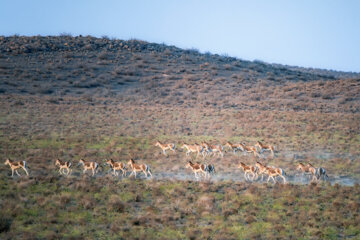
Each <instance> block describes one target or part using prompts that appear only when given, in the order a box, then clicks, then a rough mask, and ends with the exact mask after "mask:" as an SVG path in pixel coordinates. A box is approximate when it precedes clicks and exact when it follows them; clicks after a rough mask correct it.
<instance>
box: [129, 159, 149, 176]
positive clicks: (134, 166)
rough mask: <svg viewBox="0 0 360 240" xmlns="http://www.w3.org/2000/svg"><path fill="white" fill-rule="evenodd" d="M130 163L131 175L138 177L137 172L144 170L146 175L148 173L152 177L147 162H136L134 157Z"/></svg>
mask: <svg viewBox="0 0 360 240" xmlns="http://www.w3.org/2000/svg"><path fill="white" fill-rule="evenodd" d="M128 165H130V167H131V169H132V172H131V174H130V176H129V177H131V175H133V174H134V175H135V178H136V172H143V173H144V174H145V175H146V177H147V176H148V174H149V175H150V177H152V173H151V170H150V168H149V166H147V165H146V164H136V163H135V161H134V160H133V159H130V160H129V162H128Z"/></svg>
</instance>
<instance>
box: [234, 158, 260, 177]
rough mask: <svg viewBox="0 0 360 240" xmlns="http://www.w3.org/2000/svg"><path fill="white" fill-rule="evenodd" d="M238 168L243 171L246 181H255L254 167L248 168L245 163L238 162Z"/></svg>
mask: <svg viewBox="0 0 360 240" xmlns="http://www.w3.org/2000/svg"><path fill="white" fill-rule="evenodd" d="M238 168H242V170H243V171H244V177H245V180H247V181H253V180H254V179H255V177H256V176H257V174H256V168H255V167H254V166H248V165H246V164H245V163H243V162H240V164H239V166H238ZM250 173H251V174H252V179H251V180H250V178H249V176H248V175H249V174H250Z"/></svg>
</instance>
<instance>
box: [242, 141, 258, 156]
mask: <svg viewBox="0 0 360 240" xmlns="http://www.w3.org/2000/svg"><path fill="white" fill-rule="evenodd" d="M240 145H241V146H242V148H243V149H244V152H247V153H253V154H254V156H255V157H256V156H259V154H258V152H257V151H256V147H253V146H246V145H245V144H242V143H240Z"/></svg>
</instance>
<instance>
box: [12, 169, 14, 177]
mask: <svg viewBox="0 0 360 240" xmlns="http://www.w3.org/2000/svg"><path fill="white" fill-rule="evenodd" d="M11 176H12V177H13V176H14V169H13V168H12V169H11Z"/></svg>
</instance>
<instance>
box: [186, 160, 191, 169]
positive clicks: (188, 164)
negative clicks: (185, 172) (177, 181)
mask: <svg viewBox="0 0 360 240" xmlns="http://www.w3.org/2000/svg"><path fill="white" fill-rule="evenodd" d="M192 165H193V163H192V162H191V161H188V162H187V163H186V166H185V167H186V168H190V167H191V166H192Z"/></svg>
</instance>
